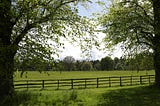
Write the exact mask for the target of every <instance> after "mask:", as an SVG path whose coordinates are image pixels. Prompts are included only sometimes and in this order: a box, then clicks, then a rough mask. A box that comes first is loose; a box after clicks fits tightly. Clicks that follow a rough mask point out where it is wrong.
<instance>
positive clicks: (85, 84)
mask: <svg viewBox="0 0 160 106" xmlns="http://www.w3.org/2000/svg"><path fill="white" fill-rule="evenodd" d="M84 86H85V88H87V81H86V79H85V84H84Z"/></svg>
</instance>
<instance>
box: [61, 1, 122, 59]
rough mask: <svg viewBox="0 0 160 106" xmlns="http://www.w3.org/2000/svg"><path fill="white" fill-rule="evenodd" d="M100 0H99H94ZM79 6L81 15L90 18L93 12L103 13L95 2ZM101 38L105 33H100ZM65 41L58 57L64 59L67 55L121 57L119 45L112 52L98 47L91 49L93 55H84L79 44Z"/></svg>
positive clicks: (94, 57) (80, 57)
mask: <svg viewBox="0 0 160 106" xmlns="http://www.w3.org/2000/svg"><path fill="white" fill-rule="evenodd" d="M92 1H93V0H92ZM94 1H98V0H94ZM78 8H79V15H81V16H86V17H88V18H91V17H93V16H92V14H93V13H98V12H99V13H101V11H102V7H101V6H100V5H98V4H96V3H94V2H92V3H90V4H89V6H88V8H87V9H86V8H84V7H83V6H80V5H79V6H78ZM98 36H99V39H100V40H102V38H103V37H104V36H105V34H103V33H99V35H98ZM64 42H65V43H64V44H65V49H63V50H62V52H61V53H59V57H58V59H63V58H65V57H66V56H73V57H74V58H75V59H76V60H82V59H92V60H100V59H101V58H103V57H106V56H111V57H112V58H114V57H121V55H122V51H121V49H120V48H119V47H116V49H115V51H113V52H112V53H111V52H104V51H100V50H97V49H96V48H93V49H92V50H91V57H84V54H82V52H81V49H80V47H79V46H75V45H73V44H71V43H69V42H67V41H64Z"/></svg>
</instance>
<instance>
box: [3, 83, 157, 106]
mask: <svg viewBox="0 0 160 106" xmlns="http://www.w3.org/2000/svg"><path fill="white" fill-rule="evenodd" d="M159 98H160V90H159V88H157V87H155V86H132V87H116V88H107V89H106V88H99V89H85V90H63V91H62V90H60V91H51V90H42V91H35V90H31V91H21V92H19V91H17V92H16V96H14V98H13V99H8V101H6V102H5V103H6V104H5V105H3V106H160V101H159Z"/></svg>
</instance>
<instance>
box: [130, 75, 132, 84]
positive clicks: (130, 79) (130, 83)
mask: <svg viewBox="0 0 160 106" xmlns="http://www.w3.org/2000/svg"><path fill="white" fill-rule="evenodd" d="M130 85H131V86H132V75H131V78H130Z"/></svg>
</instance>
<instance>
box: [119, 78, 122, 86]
mask: <svg viewBox="0 0 160 106" xmlns="http://www.w3.org/2000/svg"><path fill="white" fill-rule="evenodd" d="M119 83H120V86H122V77H119Z"/></svg>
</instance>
